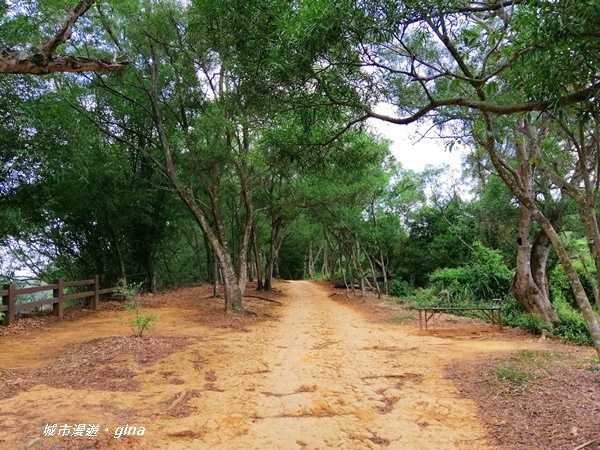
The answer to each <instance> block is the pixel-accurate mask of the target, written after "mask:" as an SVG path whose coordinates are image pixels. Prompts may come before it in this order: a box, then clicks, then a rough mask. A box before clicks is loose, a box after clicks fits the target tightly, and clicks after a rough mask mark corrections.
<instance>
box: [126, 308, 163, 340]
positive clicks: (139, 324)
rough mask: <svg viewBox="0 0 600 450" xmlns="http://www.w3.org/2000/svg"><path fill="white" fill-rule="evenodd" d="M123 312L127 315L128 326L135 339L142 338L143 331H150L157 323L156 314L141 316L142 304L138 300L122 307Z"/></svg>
mask: <svg viewBox="0 0 600 450" xmlns="http://www.w3.org/2000/svg"><path fill="white" fill-rule="evenodd" d="M124 308H125V311H127V312H128V313H129V316H130V317H129V319H128V324H129V327H130V328H131V331H132V332H133V335H134V336H136V337H140V338H141V337H142V336H143V334H144V331H150V330H152V329H153V328H154V326H155V325H156V322H157V321H158V315H157V314H142V313H141V311H142V304H141V302H140V301H139V300H131V301H129V302H127V303H125V305H124Z"/></svg>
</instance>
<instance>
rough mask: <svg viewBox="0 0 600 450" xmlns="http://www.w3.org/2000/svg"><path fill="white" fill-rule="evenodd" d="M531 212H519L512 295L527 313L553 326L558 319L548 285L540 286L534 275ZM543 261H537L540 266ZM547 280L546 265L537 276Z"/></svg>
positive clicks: (522, 209)
mask: <svg viewBox="0 0 600 450" xmlns="http://www.w3.org/2000/svg"><path fill="white" fill-rule="evenodd" d="M530 232H531V212H529V211H528V210H527V209H526V208H525V207H521V211H520V212H519V238H518V240H517V243H518V246H517V264H516V269H515V270H516V273H515V277H514V279H513V284H512V289H511V291H512V295H513V296H514V297H515V299H516V300H517V302H519V304H520V305H521V306H522V307H523V309H524V310H525V312H527V313H529V314H533V315H535V316H537V317H538V318H539V319H540V320H542V321H543V322H544V323H546V324H548V325H550V326H552V325H553V324H554V323H556V322H558V317H557V316H556V313H555V311H554V309H553V307H552V304H551V303H550V298H549V296H548V295H547V283H546V284H545V285H542V286H540V285H538V284H537V283H536V280H535V279H534V276H533V273H532V267H533V261H532V249H531V241H530V237H529V236H530ZM540 263H541V261H536V264H537V265H538V266H539V265H540ZM540 272H542V274H541V277H542V279H543V280H545V265H544V266H543V267H538V268H537V273H536V274H537V276H538V277H540Z"/></svg>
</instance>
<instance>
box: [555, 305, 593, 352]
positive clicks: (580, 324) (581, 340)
mask: <svg viewBox="0 0 600 450" xmlns="http://www.w3.org/2000/svg"><path fill="white" fill-rule="evenodd" d="M553 303H554V308H555V310H556V314H557V315H558V319H559V320H560V323H559V324H558V325H557V326H556V327H555V328H554V336H556V337H558V338H560V339H562V340H564V341H566V342H573V343H575V344H578V345H590V344H591V343H592V338H591V336H590V332H589V331H588V328H587V325H586V323H585V319H584V318H583V315H582V314H581V312H579V311H578V310H576V309H575V308H573V307H572V306H571V305H570V304H569V303H568V302H566V301H565V300H563V299H556V300H554V302H553Z"/></svg>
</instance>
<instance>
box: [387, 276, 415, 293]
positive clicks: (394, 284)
mask: <svg viewBox="0 0 600 450" xmlns="http://www.w3.org/2000/svg"><path fill="white" fill-rule="evenodd" d="M411 291H412V287H411V285H410V284H408V283H407V282H406V281H404V280H398V279H396V280H390V281H388V292H389V294H390V295H392V296H394V297H406V296H408V295H410V293H411Z"/></svg>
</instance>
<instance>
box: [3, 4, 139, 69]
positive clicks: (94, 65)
mask: <svg viewBox="0 0 600 450" xmlns="http://www.w3.org/2000/svg"><path fill="white" fill-rule="evenodd" d="M94 3H95V0H80V1H79V2H78V3H77V4H76V5H74V6H73V7H72V8H71V9H69V10H68V11H67V15H66V17H65V21H64V23H63V24H62V26H61V27H60V29H59V30H58V31H57V32H56V34H54V35H53V36H51V37H49V38H48V39H46V40H45V41H44V42H43V43H41V44H40V45H38V46H37V47H31V48H29V49H27V50H13V49H10V48H4V49H2V50H1V51H0V73H13V74H32V75H45V74H49V73H56V72H71V73H72V72H120V71H122V70H123V69H124V68H125V67H126V66H127V65H128V64H129V62H127V61H123V62H117V61H112V60H110V59H107V58H84V57H79V56H71V55H59V56H56V57H54V56H53V53H54V52H55V51H56V49H57V48H58V47H59V46H60V45H62V44H64V43H65V42H67V41H68V40H69V39H70V37H71V34H72V32H73V27H74V26H75V23H76V22H77V20H78V19H79V18H80V17H81V16H83V15H84V14H85V13H86V12H87V11H88V9H90V7H91V6H92V5H93V4H94Z"/></svg>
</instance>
